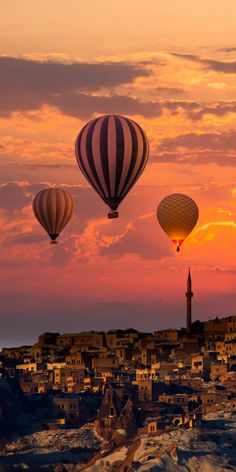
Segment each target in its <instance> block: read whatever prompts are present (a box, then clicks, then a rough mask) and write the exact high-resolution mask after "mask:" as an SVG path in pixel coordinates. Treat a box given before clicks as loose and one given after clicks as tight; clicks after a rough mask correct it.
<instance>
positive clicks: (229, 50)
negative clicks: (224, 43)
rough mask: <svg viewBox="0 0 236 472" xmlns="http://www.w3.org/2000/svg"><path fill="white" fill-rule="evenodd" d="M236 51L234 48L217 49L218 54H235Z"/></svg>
mask: <svg viewBox="0 0 236 472" xmlns="http://www.w3.org/2000/svg"><path fill="white" fill-rule="evenodd" d="M235 51H236V47H235V46H233V47H228V48H220V49H217V52H235Z"/></svg>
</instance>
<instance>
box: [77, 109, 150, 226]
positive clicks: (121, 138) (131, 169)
mask: <svg viewBox="0 0 236 472" xmlns="http://www.w3.org/2000/svg"><path fill="white" fill-rule="evenodd" d="M75 153H76V159H77V162H78V166H79V168H80V170H81V172H82V173H83V174H84V176H85V178H86V179H87V180H88V182H89V183H90V184H91V186H92V187H93V188H94V190H95V191H96V192H97V193H98V194H99V195H100V197H101V198H102V199H103V201H104V202H105V203H106V204H107V205H108V206H109V207H110V209H111V212H109V213H108V218H117V217H118V211H117V208H118V206H119V204H120V203H121V202H122V200H123V199H124V198H125V196H126V195H127V193H128V192H129V191H130V190H131V188H132V187H133V186H134V184H135V183H136V182H137V180H138V178H139V177H140V175H141V174H142V172H143V171H144V168H145V166H146V164H147V160H148V154H149V144H148V139H147V137H146V135H145V133H144V131H143V130H142V128H141V127H140V126H139V125H138V124H137V123H135V121H133V120H130V119H128V118H125V117H124V116H120V115H105V116H100V117H99V118H96V119H94V120H92V121H90V122H89V123H87V124H86V125H85V126H84V128H83V129H82V130H81V131H80V133H79V135H78V137H77V139H76V143H75Z"/></svg>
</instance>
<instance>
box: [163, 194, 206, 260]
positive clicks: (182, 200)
mask: <svg viewBox="0 0 236 472" xmlns="http://www.w3.org/2000/svg"><path fill="white" fill-rule="evenodd" d="M198 216H199V212H198V207H197V205H196V203H195V201H194V200H193V199H192V198H190V197H188V196H187V195H183V194H182V193H173V194H171V195H168V196H167V197H165V198H163V200H162V201H161V202H160V204H159V206H158V208H157V219H158V221H159V223H160V225H161V227H162V229H163V230H164V231H165V233H166V234H167V235H168V236H169V238H170V239H171V240H172V241H173V243H174V244H175V245H176V249H177V251H179V250H180V246H181V244H182V243H183V241H184V240H185V239H186V238H187V236H188V235H189V234H190V233H191V231H192V230H193V228H194V226H195V225H196V224H197V221H198Z"/></svg>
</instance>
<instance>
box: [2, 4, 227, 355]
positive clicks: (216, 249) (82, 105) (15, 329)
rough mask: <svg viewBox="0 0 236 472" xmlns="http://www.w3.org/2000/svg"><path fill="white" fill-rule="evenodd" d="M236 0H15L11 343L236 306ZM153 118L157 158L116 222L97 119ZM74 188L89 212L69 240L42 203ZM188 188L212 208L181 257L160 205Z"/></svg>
mask: <svg viewBox="0 0 236 472" xmlns="http://www.w3.org/2000/svg"><path fill="white" fill-rule="evenodd" d="M235 24H236V3H235V0H226V1H223V0H199V1H198V2H194V1H189V0H175V1H173V0H165V1H163V2H162V1H158V0H135V1H134V0H120V1H119V2H118V1H115V0H93V1H90V2H88V1H87V2H85V1H81V0H67V1H65V0H50V1H48V0H20V1H19V0H0V44H1V55H0V135H1V140H0V219H1V233H0V297H1V309H0V310H1V311H0V313H1V315H0V316H1V331H0V346H7V345H13V344H15V345H19V344H22V343H30V342H33V341H35V340H36V339H37V336H38V335H39V334H40V333H41V332H43V331H49V330H51V331H59V332H76V331H81V330H84V329H88V330H89V329H109V328H115V327H120V328H126V327H134V328H137V329H140V330H157V329H161V328H165V327H173V328H174V327H180V326H183V325H184V324H185V299H184V294H185V290H186V278H187V271H188V267H189V266H190V267H191V272H192V280H193V289H194V295H195V296H194V299H193V317H194V319H201V320H204V319H207V318H209V317H213V316H216V315H219V316H226V315H229V314H233V313H236V129H235V124H236V30H235ZM107 113H117V114H121V115H124V116H127V117H130V118H132V119H134V120H135V121H137V122H138V123H139V124H140V125H141V126H142V127H143V129H144V130H145V132H146V134H147V136H148V138H149V142H150V157H149V163H148V165H147V167H146V169H145V171H144V173H143V175H142V177H141V178H140V180H139V182H138V184H137V185H136V187H135V188H134V189H132V191H131V192H130V194H129V195H128V196H127V197H126V199H125V200H124V202H123V203H122V205H121V206H120V218H119V219H117V220H108V219H107V217H106V214H107V208H106V206H105V204H104V203H103V202H102V201H101V200H100V199H99V197H98V196H97V194H96V193H95V192H94V191H93V190H92V189H91V188H90V187H89V185H88V184H87V182H86V181H85V179H84V177H83V176H82V175H81V173H80V171H79V168H78V166H77V163H76V159H75V155H74V142H75V138H76V136H77V134H78V132H79V131H80V129H81V127H82V126H83V125H84V124H85V123H86V122H87V121H89V120H90V119H92V118H94V117H96V116H99V115H103V114H107ZM52 185H61V186H63V187H64V188H66V189H67V190H69V191H70V192H71V193H72V194H73V196H74V199H75V203H76V210H75V214H74V216H73V219H72V220H71V223H70V224H69V225H68V227H67V228H66V230H65V231H64V232H63V234H62V235H61V236H60V238H59V244H58V245H57V246H50V244H49V240H48V238H47V236H46V234H45V232H44V231H43V229H42V228H41V227H40V225H39V224H38V222H37V221H35V218H34V216H33V212H32V199H33V197H34V195H35V194H36V193H37V192H38V191H39V190H40V189H42V188H45V187H48V186H52ZM172 192H181V193H186V194H188V195H189V196H190V197H192V198H193V199H194V200H195V201H196V203H197V204H198V206H199V211H200V217H199V221H198V225H197V227H196V229H195V230H194V232H193V233H192V235H191V236H190V237H189V238H188V239H187V240H186V242H185V243H184V244H183V246H182V250H181V252H180V253H176V252H175V248H174V246H173V245H172V244H171V242H170V241H169V240H168V238H167V237H166V236H165V234H164V233H163V231H162V230H161V228H160V227H159V225H158V223H157V219H156V207H157V205H158V204H159V202H160V200H161V199H162V198H163V197H164V196H166V195H167V194H169V193H172Z"/></svg>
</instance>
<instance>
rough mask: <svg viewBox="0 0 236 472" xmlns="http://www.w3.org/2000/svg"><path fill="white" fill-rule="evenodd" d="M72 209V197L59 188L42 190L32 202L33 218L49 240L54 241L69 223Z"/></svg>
mask: <svg viewBox="0 0 236 472" xmlns="http://www.w3.org/2000/svg"><path fill="white" fill-rule="evenodd" d="M73 209H74V201H73V198H72V196H71V195H70V193H69V192H67V191H66V190H64V189H61V188H48V189H43V190H41V191H40V192H38V193H37V195H36V196H35V198H34V200H33V211H34V214H35V217H36V218H37V220H38V222H39V223H40V224H41V225H42V226H43V228H44V229H45V231H46V232H47V233H48V234H49V236H50V237H51V239H56V237H57V236H58V235H59V234H60V233H61V231H62V230H63V229H64V228H65V226H66V225H67V223H69V221H70V219H71V216H72V213H73Z"/></svg>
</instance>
